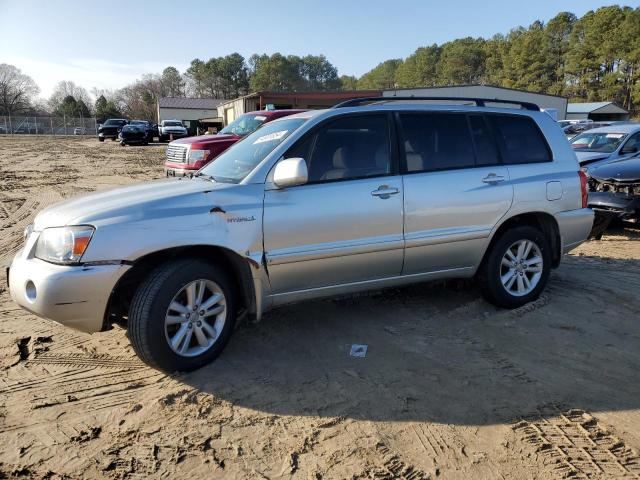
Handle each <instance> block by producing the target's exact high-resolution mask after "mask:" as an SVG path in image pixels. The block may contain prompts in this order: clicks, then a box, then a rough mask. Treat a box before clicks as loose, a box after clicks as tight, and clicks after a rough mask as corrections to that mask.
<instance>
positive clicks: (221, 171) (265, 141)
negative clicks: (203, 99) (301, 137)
mask: <svg viewBox="0 0 640 480" xmlns="http://www.w3.org/2000/svg"><path fill="white" fill-rule="evenodd" d="M306 121H307V119H306V118H290V119H287V120H279V121H275V122H271V123H267V124H266V125H265V126H264V127H262V128H260V129H259V130H257V131H256V132H253V133H252V134H250V135H248V136H247V137H245V138H244V139H243V140H241V141H240V142H238V143H236V144H235V145H234V146H232V147H231V148H229V149H228V150H226V151H225V152H223V153H222V154H221V155H220V156H218V157H217V158H216V159H215V160H214V161H213V162H211V163H209V164H208V165H207V166H206V167H204V168H203V169H202V170H200V173H199V175H200V174H204V175H208V176H211V177H212V178H213V180H215V181H218V182H227V183H238V182H240V181H242V179H243V178H244V177H246V176H247V175H249V173H251V171H252V170H253V169H254V168H256V166H258V164H259V163H260V162H262V160H264V159H265V158H266V157H267V155H269V154H270V153H271V152H272V151H273V149H274V148H276V147H277V146H278V145H280V144H281V143H282V142H283V141H284V139H285V138H287V137H288V136H289V135H291V134H292V133H293V132H294V131H296V130H297V129H298V128H300V126H301V125H302V124H303V123H304V122H306Z"/></svg>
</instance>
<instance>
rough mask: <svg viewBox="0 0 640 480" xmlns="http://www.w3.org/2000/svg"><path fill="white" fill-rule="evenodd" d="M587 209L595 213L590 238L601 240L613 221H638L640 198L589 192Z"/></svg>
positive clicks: (639, 219)
mask: <svg viewBox="0 0 640 480" xmlns="http://www.w3.org/2000/svg"><path fill="white" fill-rule="evenodd" d="M589 207H590V208H593V210H594V211H595V212H596V218H595V221H594V223H593V229H592V230H591V233H590V235H589V236H590V237H593V238H598V239H599V238H602V235H603V234H604V232H605V231H606V230H607V227H608V226H609V224H610V223H611V222H612V221H613V220H614V219H621V220H632V221H640V196H637V195H626V194H623V193H614V192H589Z"/></svg>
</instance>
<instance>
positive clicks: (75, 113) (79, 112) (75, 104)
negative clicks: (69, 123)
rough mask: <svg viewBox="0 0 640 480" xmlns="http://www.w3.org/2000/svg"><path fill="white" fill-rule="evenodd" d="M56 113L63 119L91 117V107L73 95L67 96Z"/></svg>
mask: <svg viewBox="0 0 640 480" xmlns="http://www.w3.org/2000/svg"><path fill="white" fill-rule="evenodd" d="M54 113H55V114H56V115H59V116H61V117H64V116H66V117H90V116H91V112H90V111H89V107H88V106H87V104H86V103H84V101H83V100H76V99H75V98H74V97H73V95H67V96H66V97H64V99H63V100H62V102H61V103H60V104H59V105H58V107H57V108H56V109H55V111H54Z"/></svg>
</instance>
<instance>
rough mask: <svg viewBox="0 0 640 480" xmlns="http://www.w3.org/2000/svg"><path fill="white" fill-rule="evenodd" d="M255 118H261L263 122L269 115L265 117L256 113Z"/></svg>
mask: <svg viewBox="0 0 640 480" xmlns="http://www.w3.org/2000/svg"><path fill="white" fill-rule="evenodd" d="M253 118H255V119H256V120H260V121H261V122H264V121H265V120H266V119H267V117H263V116H262V115H256V116H255V117H253Z"/></svg>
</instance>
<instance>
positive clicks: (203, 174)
mask: <svg viewBox="0 0 640 480" xmlns="http://www.w3.org/2000/svg"><path fill="white" fill-rule="evenodd" d="M196 177H197V178H203V179H205V180H209V181H210V182H215V181H216V179H215V178H214V176H213V175H207V174H206V173H202V172H198V173H196V174H195V175H194V178H196Z"/></svg>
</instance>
